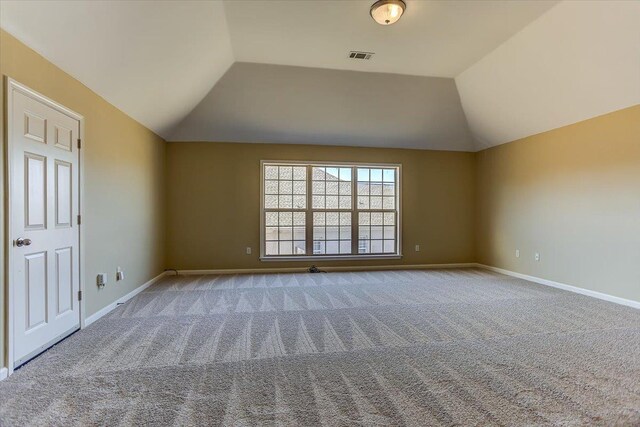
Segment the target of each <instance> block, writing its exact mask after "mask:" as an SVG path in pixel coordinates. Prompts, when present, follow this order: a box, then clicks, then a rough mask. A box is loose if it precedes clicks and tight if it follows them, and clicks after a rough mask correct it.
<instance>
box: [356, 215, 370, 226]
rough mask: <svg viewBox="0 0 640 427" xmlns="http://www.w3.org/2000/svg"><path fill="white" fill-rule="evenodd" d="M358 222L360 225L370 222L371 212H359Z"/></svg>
mask: <svg viewBox="0 0 640 427" xmlns="http://www.w3.org/2000/svg"><path fill="white" fill-rule="evenodd" d="M358 223H360V224H361V225H368V224H371V214H370V213H369V212H360V213H359V214H358Z"/></svg>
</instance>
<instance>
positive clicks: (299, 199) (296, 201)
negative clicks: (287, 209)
mask: <svg viewBox="0 0 640 427" xmlns="http://www.w3.org/2000/svg"><path fill="white" fill-rule="evenodd" d="M306 207H307V196H293V208H294V209H305V208H306Z"/></svg>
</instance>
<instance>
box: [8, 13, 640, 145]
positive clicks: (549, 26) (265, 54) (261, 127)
mask: <svg viewBox="0 0 640 427" xmlns="http://www.w3.org/2000/svg"><path fill="white" fill-rule="evenodd" d="M371 3H373V0H366V1H350V0H333V1H332V0H306V1H300V0H289V1H277V0H273V1H264V0H257V1H248V0H227V1H225V2H221V1H187V0H185V1H88V0H78V1H58V0H51V1H10V0H2V1H0V26H1V27H2V28H3V29H5V30H7V31H8V32H9V33H11V34H13V35H14V36H16V37H17V38H18V39H20V40H21V41H23V42H24V43H25V44H27V45H28V46H30V47H31V48H33V49H34V50H36V51H37V52H39V53H40V54H42V55H43V56H44V57H46V58H47V59H49V60H50V61H51V62H53V63H54V64H56V65H57V66H59V67H60V68H62V69H63V70H64V71H66V72H67V73H69V74H71V75H72V76H74V77H76V78H77V79H78V80H80V81H81V82H83V83H84V84H85V85H87V86H88V87H89V88H91V89H92V90H93V91H95V92H96V93H98V94H99V95H101V96H102V97H103V98H105V99H106V100H107V101H109V102H110V103H112V104H113V105H115V106H116V107H118V108H120V109H121V110H122V111H124V112H125V113H127V114H128V115H130V116H131V117H133V118H134V119H136V120H138V121H139V122H141V123H142V124H144V125H145V126H147V127H148V128H150V129H152V130H153V131H155V132H156V133H158V134H159V135H161V136H163V137H164V138H165V139H170V138H171V136H172V135H174V134H175V135H178V136H180V135H192V136H197V139H204V140H216V139H217V138H219V137H220V135H226V137H225V139H227V140H237V141H242V142H258V141H259V140H268V139H270V138H277V137H278V133H277V132H271V133H268V134H267V133H266V132H267V131H266V130H265V129H269V128H273V127H274V126H280V124H279V123H281V121H282V120H281V118H280V117H279V116H278V115H277V114H272V113H271V112H270V108H278V106H277V105H274V106H269V104H268V103H264V102H263V100H261V101H260V102H262V103H260V102H258V99H261V97H258V98H255V95H256V94H249V93H248V92H247V89H246V88H247V87H249V86H251V84H250V82H246V81H245V83H238V82H237V81H236V80H237V79H236V78H234V79H232V80H233V81H234V82H236V83H238V84H235V86H233V87H234V88H235V89H234V92H233V93H232V92H229V90H228V89H229V87H227V89H226V91H222V90H220V91H217V90H216V87H215V86H216V83H217V82H218V81H219V80H220V79H221V78H222V77H223V75H225V73H226V72H227V70H229V69H230V67H231V65H232V64H233V63H234V62H236V61H238V63H244V62H252V63H266V64H279V65H295V66H299V68H297V69H296V71H295V72H293V73H292V76H295V78H296V79H299V80H300V81H303V80H306V81H310V80H309V76H313V75H315V74H314V73H315V72H316V71H314V69H313V68H325V69H327V68H329V69H337V70H352V71H368V72H384V73H395V74H389V75H388V76H387V78H386V80H389V81H391V80H394V79H397V81H399V82H402V83H401V84H404V83H405V82H407V81H409V79H410V78H411V76H410V75H417V76H430V77H433V76H440V77H449V80H451V78H453V77H457V78H456V80H455V83H456V85H457V90H458V92H459V95H460V98H461V100H462V107H463V108H464V114H466V119H467V120H468V122H469V127H470V130H471V133H472V135H473V138H474V140H475V145H474V146H473V147H472V148H469V149H470V150H474V149H480V148H483V147H488V146H492V145H496V144H500V143H503V142H506V141H510V140H513V139H516V138H520V137H523V136H527V135H531V134H532V133H537V132H542V131H545V130H549V129H552V128H554V127H558V126H562V125H564V124H568V123H573V122H575V121H578V120H583V119H587V118H589V117H593V116H596V115H599V114H604V113H606V112H608V111H612V110H613V109H618V108H624V107H625V106H629V104H631V105H633V103H634V102H635V103H638V92H639V91H640V89H639V88H640V83H638V79H639V78H640V77H639V76H640V71H639V70H640V52H639V49H638V46H640V36H639V35H638V31H640V30H638V29H639V28H640V19H639V18H638V8H640V2H638V1H628V2H621V1H618V2H616V1H591V2H586V1H582V2H574V1H564V2H561V3H560V4H557V3H558V2H557V1H539V0H520V1H503V0H497V1H494V0H470V1H466V0H441V1H420V0H408V1H407V11H406V14H405V15H404V16H403V17H402V19H401V20H400V21H399V22H398V23H397V24H395V25H392V26H389V27H383V26H380V25H377V24H375V23H374V22H373V20H372V19H371V18H370V17H369V14H368V12H369V7H370V4H371ZM353 49H356V50H365V51H372V52H375V55H374V57H373V59H372V60H371V61H362V62H355V61H352V60H349V59H347V57H346V56H347V52H348V51H349V50H353ZM300 67H305V68H300ZM309 67H313V68H309ZM254 68H255V67H254ZM398 74H402V75H404V76H397V75H398ZM243 75H244V76H245V78H250V77H246V76H249V75H251V73H245V74H243ZM346 75H349V76H352V74H345V76H346ZM355 75H356V77H355V78H356V79H357V75H358V73H356V74H355ZM362 76H365V75H364V74H362ZM394 76H396V77H394ZM400 77H403V78H404V79H401V78H400ZM230 78H231V77H230ZM349 79H353V77H349V78H347V79H346V80H344V79H342V78H340V81H341V82H344V81H348V80H349ZM363 79H365V80H367V81H373V80H375V78H373V77H372V78H371V79H368V78H364V77H363ZM372 79H373V80H372ZM255 80H256V83H255V85H258V86H260V84H262V83H264V82H263V81H262V80H261V79H258V78H257V77H256V78H255ZM394 81H395V80H394ZM260 82H262V83H260ZM259 83H260V84H259ZM280 83H281V82H280ZM308 84H310V85H311V84H312V83H308ZM307 89H308V90H307ZM264 90H265V92H267V91H266V89H264ZM316 90H317V87H309V88H306V89H305V90H299V91H297V92H291V91H289V93H288V96H287V97H286V99H287V101H286V102H288V104H287V105H285V106H284V108H283V111H286V110H287V109H288V110H290V111H292V112H295V113H296V114H299V115H304V114H307V115H309V114H312V113H313V112H314V111H315V110H314V109H317V108H318V107H317V106H315V105H313V103H314V99H310V98H304V97H305V96H314V97H317V96H320V95H319V94H316V95H313V93H316V92H314V91H316ZM368 90H376V89H372V88H369V89H368ZM380 91H381V92H383V93H391V94H392V93H393V89H392V88H390V87H386V86H383V87H380ZM331 93H332V94H333V96H334V97H336V99H339V98H340V93H338V92H337V91H336V90H333V91H329V94H331ZM216 94H218V96H224V97H225V99H235V98H237V99H238V102H221V99H218V100H212V97H213V96H216ZM305 94H306V95H305ZM252 96H254V100H255V102H258V104H255V105H254V104H253V103H251V102H250V100H251V99H252V98H251V97H252ZM296 96H299V98H296ZM390 96H392V95H390ZM423 96H424V103H419V102H413V101H412V107H411V108H412V110H411V117H413V118H414V119H415V120H416V121H415V122H412V123H408V124H407V126H405V127H404V128H402V127H401V128H398V129H396V131H397V132H396V134H397V139H398V140H404V141H407V145H409V146H411V147H414V146H416V142H415V141H418V140H419V136H417V134H415V132H416V131H419V132H422V142H421V143H420V144H417V146H418V147H417V148H425V149H429V148H434V149H447V148H448V149H461V148H460V147H461V146H462V145H464V144H467V142H466V141H465V142H463V143H461V142H460V141H461V140H460V139H456V140H455V141H451V143H450V145H449V146H443V143H442V141H441V140H439V139H438V138H434V137H433V135H447V134H448V135H462V134H463V133H465V132H467V133H468V130H467V126H466V123H464V124H463V125H460V122H459V121H458V117H457V114H458V112H459V108H458V107H456V108H455V109H453V110H447V111H449V114H450V117H448V119H447V120H441V121H439V122H434V121H433V120H432V119H433V114H434V113H433V110H432V108H431V106H432V105H433V103H434V101H436V100H437V99H438V98H437V95H434V94H432V93H430V92H429V91H427V92H425V93H423ZM325 98H326V97H325ZM323 99H324V98H323ZM356 99H361V101H359V102H363V103H364V102H368V101H367V100H369V101H370V98H368V97H366V96H362V97H359V98H358V97H355V98H351V99H349V102H356V104H357V102H358V101H356ZM381 99H382V98H381ZM324 100H325V101H326V102H329V103H330V102H331V99H330V98H326V99H324ZM201 101H202V102H201ZM242 102H245V104H246V107H244V108H245V109H246V110H247V111H248V112H250V113H251V114H248V115H247V116H246V117H244V116H243V115H242V114H241V113H242V112H241V111H240V110H239V109H238V106H239V105H243V104H242ZM247 102H248V104H247ZM356 104H353V105H352V104H349V105H351V108H352V109H353V110H358V109H359V105H362V110H363V111H366V110H367V108H369V107H371V105H365V104H358V105H356ZM256 105H257V106H256ZM258 106H260V108H262V110H260V108H258ZM253 107H255V108H253ZM212 108H213V109H214V110H215V111H214V110H212ZM296 108H299V110H297V109H296ZM325 110H326V111H324V113H325V116H323V118H322V119H323V123H324V124H325V126H324V131H323V132H316V131H314V132H313V134H312V133H311V132H307V133H306V134H305V133H304V132H302V133H301V132H298V130H296V129H294V127H292V126H290V127H289V128H288V129H289V130H292V132H291V133H288V134H287V133H285V132H282V133H281V137H282V138H284V139H286V138H290V139H293V138H300V139H306V138H308V139H309V140H311V141H313V142H314V143H317V144H335V143H336V141H340V139H341V137H343V140H344V141H362V140H364V139H365V138H368V137H370V133H368V132H369V131H370V130H371V127H367V126H364V125H363V123H361V121H358V120H356V121H352V122H351V124H350V126H351V127H349V124H348V123H346V124H345V123H344V121H343V120H342V119H343V118H342V117H339V116H337V114H338V113H337V112H338V111H339V110H340V108H336V109H335V111H334V112H333V114H335V116H332V115H331V114H332V111H331V109H328V110H327V109H325ZM203 112H208V113H207V114H211V115H210V116H207V115H206V114H205V115H204V116H203ZM357 112H358V111H356V113H357ZM190 113H191V114H190ZM356 113H354V114H355V115H357V114H356ZM421 115H422V116H423V117H424V122H423V123H422V124H419V123H418V121H419V120H420V119H419V118H420V116H421ZM221 118H225V119H224V120H235V122H234V123H228V122H223V121H221V120H222V119H221ZM196 119H198V120H199V121H200V122H199V123H196V122H195V120H196ZM208 120H210V121H211V122H212V123H217V124H218V125H217V127H215V128H214V127H212V126H211V124H208V123H207V121H208ZM302 122H304V120H303V121H302ZM181 123H182V124H181ZM189 123H191V124H192V125H193V126H194V129H192V130H191V133H189V132H186V133H185V127H187V124H189ZM308 123H309V126H311V123H310V122H308ZM443 123H446V124H448V125H449V126H451V127H452V128H451V129H448V130H445V129H443V128H442V126H441V125H442V124H443ZM390 126H391V127H390V128H393V125H390ZM456 126H457V127H460V126H462V127H464V129H462V128H460V129H454V128H453V127H456ZM403 129H404V130H403ZM283 130H286V129H283ZM203 131H205V132H206V133H205V134H203V133H202V132H203ZM403 131H404V134H403V133H402V132H403ZM260 132H264V133H263V134H262V136H263V138H259V136H260V135H261V134H260ZM381 132H382V131H381ZM323 134H324V135H326V137H323ZM309 135H311V136H309ZM250 139H251V140H250ZM436 140H438V143H434V141H436ZM298 142H307V141H305V140H301V141H298ZM376 144H378V142H376ZM461 144H462V145H461ZM392 145H393V143H392V142H390V143H389V146H392ZM463 149H464V148H463Z"/></svg>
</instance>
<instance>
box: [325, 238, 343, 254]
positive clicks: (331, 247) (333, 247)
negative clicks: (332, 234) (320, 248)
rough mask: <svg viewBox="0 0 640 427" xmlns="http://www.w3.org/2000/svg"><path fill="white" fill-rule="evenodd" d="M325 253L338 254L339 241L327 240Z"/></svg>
mask: <svg viewBox="0 0 640 427" xmlns="http://www.w3.org/2000/svg"><path fill="white" fill-rule="evenodd" d="M325 253H327V254H339V253H340V247H339V242H337V241H331V240H330V241H328V242H327V243H326V252H325Z"/></svg>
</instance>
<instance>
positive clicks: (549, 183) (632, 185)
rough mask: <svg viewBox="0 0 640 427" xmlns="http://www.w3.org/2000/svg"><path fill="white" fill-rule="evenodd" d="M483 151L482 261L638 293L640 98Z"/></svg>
mask: <svg viewBox="0 0 640 427" xmlns="http://www.w3.org/2000/svg"><path fill="white" fill-rule="evenodd" d="M476 156H477V165H476V168H477V192H476V196H477V207H478V221H477V226H476V230H477V238H476V241H477V242H478V245H477V251H476V253H477V257H478V261H479V262H481V263H483V264H488V265H493V266H496V267H500V268H504V269H507V270H512V271H516V272H519V273H523V274H528V275H532V276H536V277H541V278H545V279H549V280H553V281H557V282H561V283H566V284H569V285H574V286H578V287H581V288H585V289H590V290H594V291H598V292H603V293H606V294H610V295H615V296H618V297H622V298H628V299H632V300H635V301H640V105H639V106H635V107H631V108H627V109H624V110H620V111H617V112H614V113H611V114H607V115H604V116H600V117H597V118H594V119H590V120H587V121H584V122H580V123H577V124H574V125H570V126H566V127H563V128H559V129H556V130H552V131H549V132H545V133H542V134H539V135H535V136H531V137H528V138H524V139H522V140H519V141H515V142H512V143H509V144H505V145H501V146H498V147H494V148H491V149H488V150H484V151H482V152H479V153H477V154H476ZM516 249H520V258H516V257H515V251H516ZM536 251H538V252H540V255H541V259H540V261H539V262H536V261H534V253H535V252H536Z"/></svg>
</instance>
